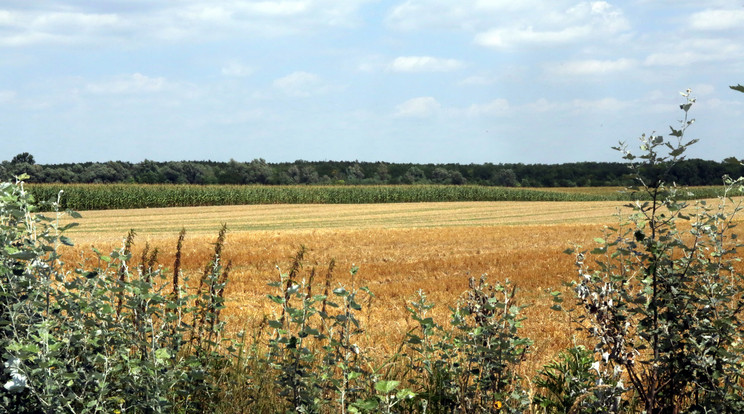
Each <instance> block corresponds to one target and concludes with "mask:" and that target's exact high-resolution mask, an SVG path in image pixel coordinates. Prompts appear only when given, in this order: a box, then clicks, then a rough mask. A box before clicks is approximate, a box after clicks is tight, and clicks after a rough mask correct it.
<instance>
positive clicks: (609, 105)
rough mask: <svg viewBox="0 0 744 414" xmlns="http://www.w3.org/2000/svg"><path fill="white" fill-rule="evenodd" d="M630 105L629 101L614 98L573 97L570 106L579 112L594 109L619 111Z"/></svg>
mask: <svg viewBox="0 0 744 414" xmlns="http://www.w3.org/2000/svg"><path fill="white" fill-rule="evenodd" d="M631 105H632V103H631V102H625V101H620V100H618V99H615V98H601V99H589V100H588V99H574V100H573V101H571V107H572V108H573V109H574V110H577V111H578V112H579V113H586V112H595V111H610V112H612V111H618V113H619V112H620V111H621V110H623V109H626V108H628V107H629V106H631Z"/></svg>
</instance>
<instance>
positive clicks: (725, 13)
mask: <svg viewBox="0 0 744 414" xmlns="http://www.w3.org/2000/svg"><path fill="white" fill-rule="evenodd" d="M689 24H690V27H692V28H693V29H697V30H710V31H718V30H729V29H742V28H744V9H734V10H721V9H719V10H710V9H708V10H703V11H701V12H697V13H694V14H693V15H692V16H690V19H689Z"/></svg>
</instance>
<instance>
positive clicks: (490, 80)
mask: <svg viewBox="0 0 744 414" xmlns="http://www.w3.org/2000/svg"><path fill="white" fill-rule="evenodd" d="M494 83H496V78H495V77H493V76H483V75H473V76H468V77H467V78H465V79H462V80H461V81H459V82H457V84H458V85H462V86H488V85H493V84H494Z"/></svg>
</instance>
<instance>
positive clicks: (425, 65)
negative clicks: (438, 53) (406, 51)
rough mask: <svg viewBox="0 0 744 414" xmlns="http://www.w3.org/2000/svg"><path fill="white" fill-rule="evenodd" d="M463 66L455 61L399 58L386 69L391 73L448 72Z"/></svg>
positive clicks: (427, 57) (417, 57) (410, 57)
mask: <svg viewBox="0 0 744 414" xmlns="http://www.w3.org/2000/svg"><path fill="white" fill-rule="evenodd" d="M463 66H464V65H463V63H462V62H461V61H459V60H456V59H441V58H435V57H431V56H401V57H398V58H396V59H395V60H393V61H392V62H391V63H390V65H388V69H389V70H391V71H393V72H450V71H453V70H457V69H460V68H462V67H463Z"/></svg>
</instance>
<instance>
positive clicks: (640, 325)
mask: <svg viewBox="0 0 744 414" xmlns="http://www.w3.org/2000/svg"><path fill="white" fill-rule="evenodd" d="M684 96H685V98H686V102H685V103H683V104H682V105H681V109H682V110H683V112H684V119H683V120H682V121H680V126H679V127H678V128H674V127H672V128H671V139H670V140H667V139H665V138H663V137H662V136H658V135H653V134H652V135H650V136H643V137H641V151H642V154H641V155H639V156H636V155H633V154H632V153H631V152H630V151H629V150H628V149H627V146H625V145H624V144H621V145H620V146H619V147H618V148H616V149H618V150H619V151H621V152H622V153H623V155H624V159H626V160H627V161H629V162H630V163H631V165H632V167H633V171H634V175H635V177H636V179H637V181H638V186H637V187H635V188H633V189H632V191H634V192H637V193H640V194H644V195H646V196H647V198H648V199H649V201H636V202H635V203H633V204H630V205H629V206H630V207H632V208H633V211H634V213H633V214H632V215H631V216H630V217H628V218H627V219H623V220H622V221H621V222H620V224H619V226H617V227H608V228H606V229H605V234H604V237H601V238H597V239H596V242H597V243H598V244H599V247H597V248H596V249H594V250H593V251H592V252H591V256H590V257H592V258H594V259H595V260H596V262H595V263H591V262H587V260H588V258H587V252H582V253H579V254H578V255H577V266H578V268H579V276H580V279H579V280H578V281H577V282H575V283H574V285H573V286H574V289H575V291H576V294H577V299H578V302H579V305H580V308H579V309H578V310H577V314H576V315H575V316H576V321H577V322H579V324H580V326H581V327H583V329H585V330H586V332H588V333H589V334H590V335H591V336H592V337H594V338H596V340H597V342H596V346H595V352H596V353H597V355H599V358H598V360H597V362H596V365H595V366H596V368H597V371H599V372H600V373H602V374H603V375H604V376H605V377H609V378H613V380H612V381H611V384H608V385H611V389H612V390H614V393H615V397H616V401H617V403H616V404H615V405H614V406H612V411H618V410H620V409H621V407H622V406H623V404H621V403H620V399H621V397H623V396H625V397H626V398H625V401H626V402H627V398H629V397H632V398H636V399H637V400H638V402H639V404H640V405H641V407H643V409H644V411H645V412H647V413H678V412H719V413H720V412H727V413H734V412H742V411H744V396H743V391H744V389H742V382H741V379H742V378H741V372H742V371H741V368H742V363H743V362H744V361H742V339H744V338H743V334H744V325H743V324H742V323H743V322H742V311H744V302H743V297H744V284H743V282H744V281H743V280H742V275H741V274H740V273H739V272H738V271H737V270H736V269H735V268H734V263H735V262H737V261H738V260H739V258H738V257H737V248H739V247H741V244H740V243H739V241H738V239H737V237H736V234H735V233H733V232H732V229H733V228H734V227H735V223H734V221H733V219H734V216H735V215H736V213H738V212H739V211H740V210H741V208H742V207H741V204H740V202H738V201H735V200H733V199H731V198H729V196H730V195H731V194H732V193H733V191H734V190H741V185H742V180H741V179H740V180H731V179H729V178H725V185H726V188H725V193H724V197H721V198H720V200H719V204H718V205H717V206H715V205H714V206H710V205H708V204H707V203H706V202H705V201H699V202H696V203H695V204H694V205H692V206H691V205H689V204H688V203H687V202H684V201H680V194H681V193H683V191H684V190H682V189H678V188H677V187H676V186H674V184H673V183H668V182H666V180H667V176H668V173H669V168H671V166H673V165H674V164H675V163H676V162H677V161H678V160H680V159H682V157H683V154H684V153H685V151H686V150H687V149H688V148H689V147H690V146H691V145H693V144H694V143H695V142H696V140H686V138H685V135H686V131H687V128H688V127H689V126H690V125H691V124H692V123H693V120H691V119H688V118H687V114H688V111H689V110H690V108H691V106H692V105H693V103H694V101H695V100H694V99H693V98H691V97H690V96H689V91H688V92H687V93H686V94H684ZM639 161H640V162H639ZM731 204H733V206H731ZM626 383H627V384H628V386H627V388H626V385H625V384H626ZM626 390H628V391H629V392H628V393H626Z"/></svg>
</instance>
